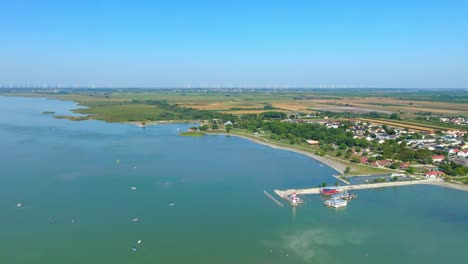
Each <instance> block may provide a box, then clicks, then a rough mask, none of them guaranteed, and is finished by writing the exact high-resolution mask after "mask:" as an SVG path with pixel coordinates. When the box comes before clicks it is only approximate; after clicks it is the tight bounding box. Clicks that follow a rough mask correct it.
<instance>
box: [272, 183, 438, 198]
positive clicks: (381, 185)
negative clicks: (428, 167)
mask: <svg viewBox="0 0 468 264" xmlns="http://www.w3.org/2000/svg"><path fill="white" fill-rule="evenodd" d="M416 184H434V180H414V181H400V182H382V183H367V184H356V185H346V186H340V187H339V189H340V190H341V191H352V190H363V189H376V188H385V187H395V186H406V185H416ZM320 189H321V188H308V189H289V190H275V193H276V194H277V195H278V196H279V197H281V198H284V197H287V196H288V195H290V194H292V193H296V194H320Z"/></svg>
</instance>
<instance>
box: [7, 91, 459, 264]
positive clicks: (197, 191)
mask: <svg viewBox="0 0 468 264" xmlns="http://www.w3.org/2000/svg"><path fill="white" fill-rule="evenodd" d="M74 108H77V106H76V104H75V103H72V102H66V101H56V100H47V99H32V98H14V97H0V216H1V217H0V234H1V236H0V263H156V262H165V263H329V264H330V263H345V262H346V263H455V262H457V263H464V262H467V261H468V252H467V251H466V248H467V246H468V239H466V235H467V234H468V193H465V192H461V191H457V190H451V189H445V188H441V187H437V186H407V187H398V188H387V189H375V190H362V191H358V192H357V194H358V195H359V198H358V199H356V200H353V201H352V202H351V203H350V204H349V206H348V207H347V208H344V209H340V210H334V209H330V208H326V207H324V206H323V204H322V201H321V198H320V197H319V196H314V195H310V196H305V197H304V199H305V201H306V203H305V204H304V205H303V206H301V207H299V208H296V209H292V208H290V207H289V206H285V207H279V206H277V205H276V204H275V203H273V202H272V201H271V200H269V199H268V198H267V197H266V196H265V195H264V194H263V190H267V191H269V192H270V193H272V194H273V190H274V189H284V188H293V187H314V186H317V185H318V184H319V183H322V182H328V183H329V184H333V183H334V182H335V181H336V179H334V178H333V177H331V175H332V174H334V173H335V171H334V170H332V169H331V168H328V167H326V166H323V167H321V166H319V165H320V163H319V162H317V161H315V160H312V159H310V158H308V157H305V156H302V155H300V154H296V153H293V152H289V151H284V150H278V149H273V148H270V147H268V146H263V145H258V144H254V143H252V142H250V141H248V140H245V139H241V138H237V137H229V136H204V137H196V138H193V137H180V136H178V134H177V128H180V129H186V128H187V127H188V126H189V125H181V124H176V125H155V126H149V127H146V128H139V127H137V126H134V125H127V124H110V123H105V122H100V121H80V122H73V121H69V120H63V119H54V118H52V116H51V115H44V114H42V112H43V111H56V114H67V113H68V110H69V109H74ZM116 160H120V162H119V163H118V162H116ZM132 186H134V187H136V190H132V189H131V187H132ZM17 203H22V204H23V206H22V207H17V206H16V204H17ZM171 203H175V205H174V206H169V204H171ZM134 218H138V219H139V221H138V222H132V219H134ZM140 239H141V240H142V243H141V244H137V241H138V240H140ZM132 247H136V249H137V250H136V251H133V250H131V248H132Z"/></svg>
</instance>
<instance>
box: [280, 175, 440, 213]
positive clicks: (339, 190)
mask: <svg viewBox="0 0 468 264" xmlns="http://www.w3.org/2000/svg"><path fill="white" fill-rule="evenodd" d="M414 184H434V181H433V180H417V181H401V182H385V183H368V184H356V185H347V186H340V187H320V188H309V189H291V190H285V191H281V190H275V193H276V194H277V195H278V196H279V197H281V198H283V199H285V200H286V201H288V202H289V204H290V205H291V206H293V207H296V206H298V205H300V204H302V202H303V200H302V199H301V198H299V197H298V196H297V195H298V194H301V195H304V194H321V195H322V196H324V197H325V201H324V204H325V205H326V206H328V207H333V208H341V207H346V206H347V205H348V203H349V201H351V200H352V199H355V198H357V195H355V194H351V193H349V192H348V191H350V190H363V189H375V188H384V187H395V186H405V185H414Z"/></svg>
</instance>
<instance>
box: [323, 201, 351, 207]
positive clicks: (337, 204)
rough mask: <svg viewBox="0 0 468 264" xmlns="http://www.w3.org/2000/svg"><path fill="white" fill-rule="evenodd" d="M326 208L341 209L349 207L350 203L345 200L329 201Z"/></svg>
mask: <svg viewBox="0 0 468 264" xmlns="http://www.w3.org/2000/svg"><path fill="white" fill-rule="evenodd" d="M324 204H325V205H326V206H329V207H334V208H340V207H345V206H347V205H348V202H347V201H346V200H343V199H329V200H326V201H325V202H324Z"/></svg>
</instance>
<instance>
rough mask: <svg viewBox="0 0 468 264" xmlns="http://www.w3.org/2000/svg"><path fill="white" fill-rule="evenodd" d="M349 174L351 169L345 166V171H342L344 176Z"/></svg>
mask: <svg viewBox="0 0 468 264" xmlns="http://www.w3.org/2000/svg"><path fill="white" fill-rule="evenodd" d="M350 172H351V167H349V166H346V169H345V170H344V173H345V174H348V173H350Z"/></svg>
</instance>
